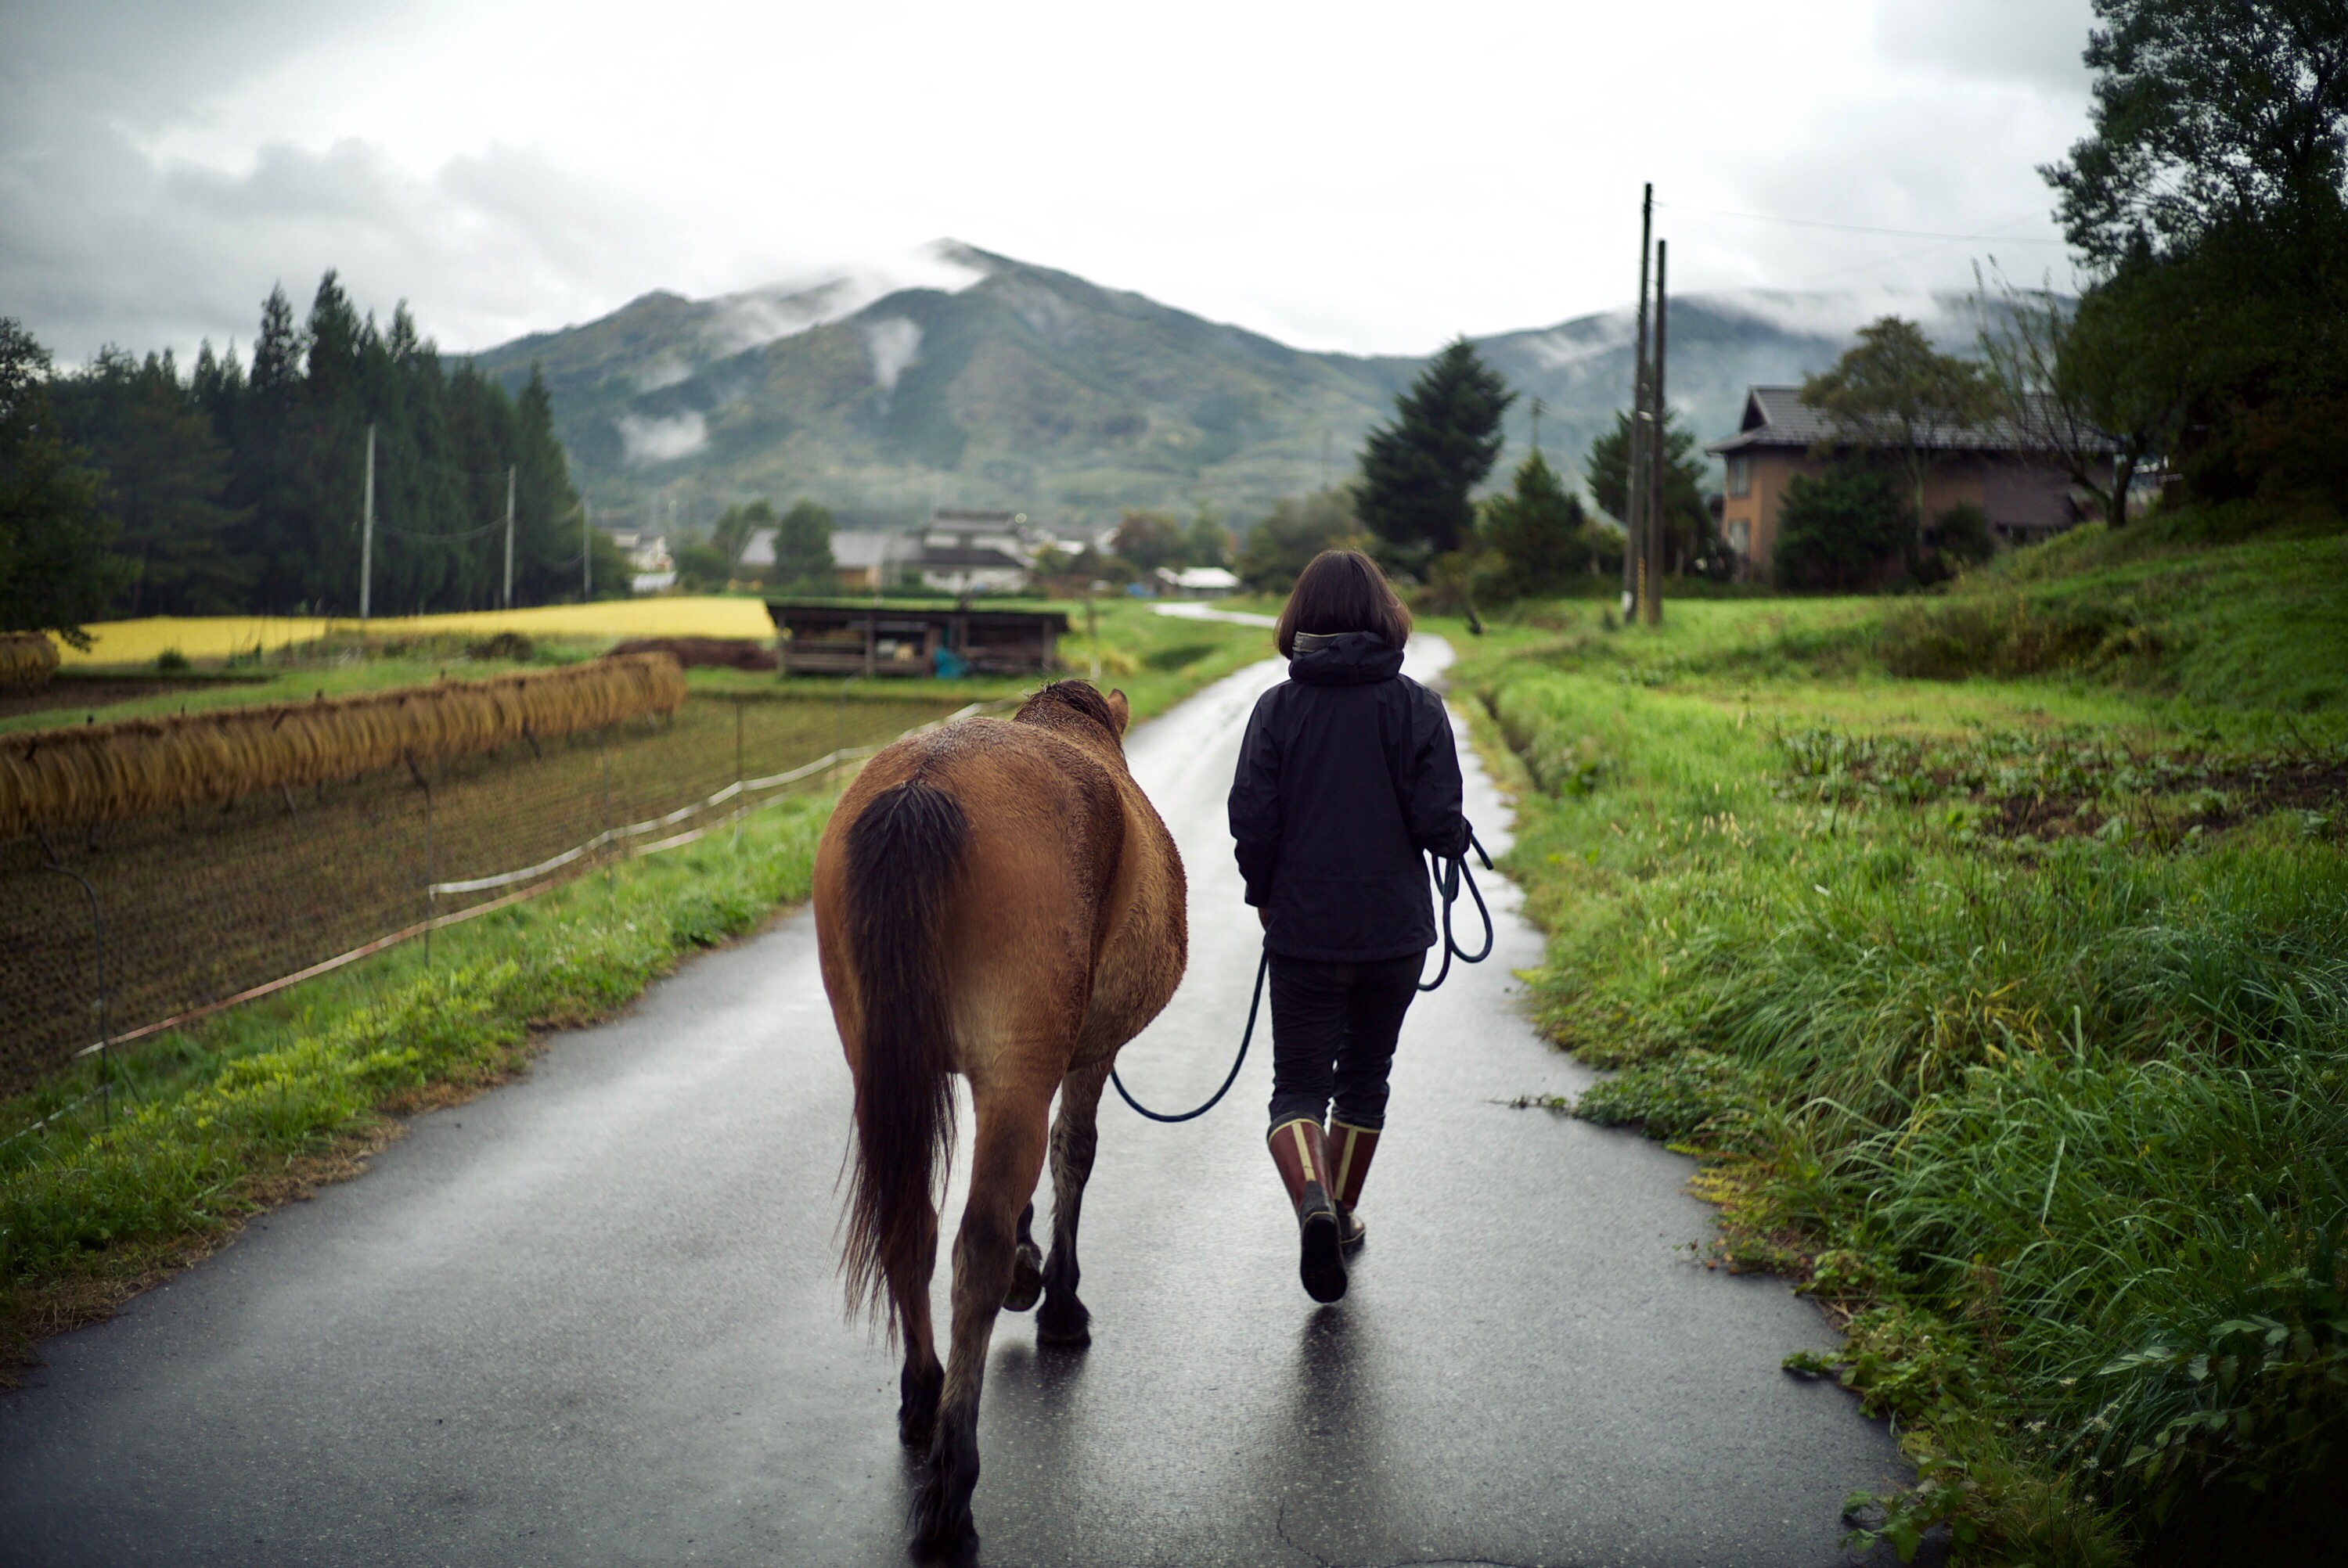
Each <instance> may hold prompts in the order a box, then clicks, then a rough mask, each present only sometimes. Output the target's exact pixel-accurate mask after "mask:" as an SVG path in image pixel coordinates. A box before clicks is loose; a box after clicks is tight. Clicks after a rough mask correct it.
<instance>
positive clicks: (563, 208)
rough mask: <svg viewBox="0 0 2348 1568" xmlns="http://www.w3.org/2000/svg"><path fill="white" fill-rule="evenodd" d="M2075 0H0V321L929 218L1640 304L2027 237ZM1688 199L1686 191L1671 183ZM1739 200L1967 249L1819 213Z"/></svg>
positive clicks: (1440, 300)
mask: <svg viewBox="0 0 2348 1568" xmlns="http://www.w3.org/2000/svg"><path fill="white" fill-rule="evenodd" d="M2089 21H2090V17H2089V13H2088V7H2087V5H2086V4H2085V0H1776V3H1775V4H1772V5H1766V6H1756V5H1753V4H1752V3H1751V0H1737V3H1733V4H1732V3H1728V0H1682V3H1680V4H1676V5H1630V4H1622V0H1612V3H1608V4H1588V3H1569V4H1562V5H1560V4H1558V3H1556V0H1548V3H1542V4H1513V3H1496V0H1494V3H1488V0H1469V3H1463V0H1447V3H1445V4H1439V5H1438V4H1433V3H1429V0H1420V3H1419V4H1416V5H1387V4H1383V3H1378V0H1348V3H1346V4H1343V5H1339V4H1311V5H1300V4H1283V3H1281V0H1272V3H1269V4H1267V3H1266V0H1246V3H1231V0H1201V3H1197V4H1191V5H1185V6H1181V7H1179V8H1176V7H1166V6H1138V5H1127V6H1117V5H1100V4H1098V3H1097V0H1095V3H1092V4H1086V5H1075V4H1066V5H1055V4H1037V3H1034V0H1001V3H997V4H994V5H977V4H972V3H970V0H959V3H956V4H932V3H928V0H920V3H911V4H873V3H870V0H866V3H864V4H832V5H821V6H817V5H805V4H797V3H786V4H781V5H774V4H766V5H747V4H734V3H729V0H664V3H663V4H660V5H644V4H631V5H618V4H612V3H608V0H561V3H559V4H557V3H551V0H337V3H336V4H334V5H317V4H314V3H310V0H119V3H110V0H71V3H60V0H34V3H29V4H28V3H27V0H0V314H7V315H15V316H18V317H20V318H22V319H23V320H24V321H25V322H26V324H27V325H29V326H30V327H31V328H32V329H33V330H34V331H35V332H36V333H38V334H39V335H40V336H41V337H42V338H43V339H44V341H46V342H47V343H50V344H51V345H52V346H53V347H54V348H56V349H57V352H58V354H59V356H60V358H61V359H63V360H66V361H67V362H74V361H78V360H79V359H81V358H83V357H86V356H87V355H88V354H89V353H91V352H92V351H93V350H95V349H96V348H97V347H98V345H99V344H100V343H106V342H109V341H110V342H115V343H121V344H123V345H126V346H129V347H134V348H147V347H151V346H160V345H163V344H172V345H176V346H178V347H180V349H181V350H182V351H183V352H184V351H185V350H186V349H187V348H188V347H190V346H191V345H192V344H193V343H194V342H195V341H196V340H197V339H198V338H199V337H201V336H204V335H207V334H209V335H210V336H211V338H212V339H213V340H214V341H215V342H216V343H217V342H221V341H224V340H227V339H230V338H233V339H235V340H236V341H237V342H238V343H244V342H245V341H246V340H248V339H249V338H250V337H251V335H252V323H253V321H254V318H255V316H256V315H257V313H258V307H259V302H260V301H261V299H262V297H263V295H264V294H265V293H266V292H268V290H269V287H270V285H271V284H272V283H273V282H277V281H280V280H283V282H284V284H285V286H286V288H287V289H288V291H289V292H292V293H293V296H294V298H295V300H296V302H297V304H305V303H306V302H307V299H308V296H309V293H310V292H311V291H312V290H313V289H314V286H315V284H316V281H317V277H318V274H319V272H321V271H322V270H324V268H326V267H329V266H333V267H338V268H340V269H341V270H342V273H343V276H344V278H345V282H347V284H348V285H349V287H350V289H351V291H352V292H353V294H354V295H355V298H356V299H357V300H358V302H360V304H361V305H362V306H363V307H366V308H372V309H374V310H376V311H378V312H379V313H385V314H388V313H389V310H390V307H391V305H392V304H393V302H395V301H396V300H398V299H401V298H405V299H407V300H408V301H410V302H411V303H412V306H413V308H414V310H415V311H416V313H417V317H418V319H419V321H420V322H421V323H422V324H423V326H424V329H425V330H426V331H427V333H430V334H432V335H434V336H436V337H438V339H439V341H440V343H442V345H443V346H444V347H448V348H469V347H485V346H488V345H489V344H492V343H499V342H502V341H504V340H506V339H508V338H510V337H512V336H514V335H516V334H518V333H523V332H528V331H532V330H536V329H541V328H546V327H553V326H559V325H561V324H563V323H570V322H579V321H585V320H588V319H591V318H592V317H593V316H596V315H599V314H601V313H603V312H605V311H608V310H610V309H612V308H613V307H614V306H616V305H618V304H620V303H622V302H624V301H626V300H628V299H630V298H632V297H633V296H634V295H636V294H639V293H642V292H644V291H646V290H649V289H654V288H666V289H673V290H676V291H678V292H684V293H687V294H693V295H706V294H712V293H718V292H727V291H731V290H736V289H742V288H747V287H753V286H757V285H760V284H766V283H772V282H782V281H787V280H791V279H798V278H806V279H809V280H813V279H817V278H820V277H823V276H827V275H830V274H834V273H836V272H840V271H842V270H856V271H859V272H880V273H882V274H885V275H888V276H891V277H894V278H898V279H901V280H906V281H918V280H920V279H921V278H922V276H923V273H922V269H921V268H920V266H919V265H918V264H917V263H914V262H912V261H910V260H909V258H911V256H912V255H913V254H914V252H915V251H916V250H917V249H918V247H920V246H921V245H922V243H923V242H924V241H931V240H933V239H937V238H940V237H945V236H951V237H953V238H956V239H960V240H963V241H968V242H970V243H972V244H974V245H978V246H980V247H982V248H984V249H987V250H992V251H1001V252H1004V253H1005V254H1008V255H1012V256H1016V257H1018V258H1020V259H1022V260H1025V261H1035V262H1040V263H1043V264H1045V265H1048V266H1054V267H1060V268H1064V269H1066V270H1068V271H1070V272H1078V273H1081V274H1083V275H1084V276H1086V277H1087V278H1090V279H1092V280H1094V281H1095V282H1100V283H1104V284H1108V285H1111V286H1115V287H1121V288H1129V289H1136V290H1139V291H1140V292H1144V293H1146V294H1148V295H1150V296H1152V297H1154V298H1156V299H1159V300H1161V301H1164V302H1168V303H1169V304H1174V305H1179V306H1181V307H1183V308H1184V309H1188V310H1192V311H1197V312H1199V313H1202V314H1205V315H1208V316H1211V317H1214V318H1217V319H1219V320H1224V321H1231V322H1237V323H1241V324H1242V325H1245V326H1249V327H1253V328H1256V329H1258V330H1260V331H1262V332H1266V333H1271V334H1272V335H1273V336H1275V337H1278V338H1281V339H1282V340H1283V341H1286V342H1289V343H1297V344H1300V345H1303V346H1309V347H1315V348H1333V349H1346V350H1354V351H1362V352H1385V353H1422V352H1425V351H1426V350H1427V349H1429V348H1431V347H1433V346H1434V345H1436V344H1437V343H1440V342H1441V341H1442V340H1444V339H1445V338H1447V337H1448V336H1449V335H1451V334H1452V333H1457V332H1463V331H1464V332H1468V333H1488V332H1497V331H1503V330H1507V329H1510V328H1516V327H1527V326H1536V325H1545V324H1548V323H1553V322H1556V321H1560V320H1562V319H1565V318H1567V317H1570V316H1574V315H1578V314H1581V313H1587V312H1591V311H1597V310H1603V309H1607V308H1611V307H1613V306H1616V305H1620V304H1623V303H1626V302H1628V301H1629V300H1630V298H1631V297H1632V293H1633V292H1634V291H1635V287H1636V269H1637V259H1638V258H1637V251H1638V242H1637V232H1638V230H1637V207H1638V199H1639V186H1640V182H1641V181H1642V180H1643V179H1653V181H1654V182H1655V186H1656V192H1657V197H1658V200H1659V201H1660V202H1662V203H1664V204H1665V205H1664V206H1663V208H1662V209H1661V210H1660V211H1659V212H1658V227H1659V230H1660V231H1661V232H1663V234H1665V235H1667V236H1668V237H1669V238H1670V240H1671V241H1672V272H1673V287H1674V290H1675V291H1693V290H1700V289H1723V288H1748V287H1768V288H1782V289H1835V290H1845V289H1885V290H1917V289H1922V288H1931V287H1940V288H1963V287H1967V286H1969V285H1970V283H1971V282H1972V263H1973V262H1974V261H1976V260H1977V259H1981V258H1984V257H1987V256H1990V255H1994V256H1995V257H1996V258H1997V260H1998V261H2000V262H2002V263H2003V265H2004V267H2005V269H2006V271H2007V272H2009V274H2012V275H2014V276H2016V277H2017V278H2020V279H2023V280H2026V281H2035V280H2037V279H2038V278H2039V277H2041V276H2042V275H2044V274H2045V273H2046V272H2048V271H2049V270H2050V269H2052V270H2053V272H2054V275H2055V279H2056V281H2057V282H2067V281H2068V280H2069V272H2068V271H2067V267H2066V264H2065V252H2064V251H2063V249H2062V247H2061V246H2060V245H2059V244H2053V243H2047V242H2046V241H2050V240H2052V239H2053V238H2054V237H2055V228H2054V226H2053V224H2052V222H2051V220H2050V219H2049V217H2048V210H2049V208H2050V206H2051V201H2050V197H2049V192H2048V190H2047V189H2046V187H2045V185H2044V182H2043V181H2042V180H2041V179H2039V177H2038V175H2037V173H2036V171H2035V166H2036V165H2038V164H2042V163H2045V162H2048V161H2051V160H2053V159H2057V158H2059V157H2061V156H2062V155H2063V154H2064V153H2065V151H2066V150H2067V149H2068V148H2069V146H2070V145H2071V143H2072V142H2073V141H2074V140H2075V139H2076V138H2077V137H2078V136H2079V135H2081V134H2082V132H2083V130H2084V128H2085V102H2086V76H2085V71H2084V69H2083V68H2082V67H2081V66H2080V64H2079V52H2080V49H2081V47H2082V46H2083V45H2084V43H2085V36H2086V30H2087V27H2088V25H2089ZM1696 209H1712V210H1716V212H1706V211H1701V210H1696ZM1716 213H1736V214H1755V215H1760V216H1763V217H1773V218H1777V219H1798V220H1809V221H1811V222H1814V223H1822V224H1823V223H1839V224H1848V225H1859V226H1865V227H1872V228H1877V229H1893V230H1909V231H1927V232H1929V233H1930V234H1931V235H1941V234H1958V235H1968V236H1970V235H1981V234H1996V235H2000V236H2011V239H2009V240H2000V241H1982V240H1974V239H1966V240H1959V241H1940V240H1936V239H1932V238H1918V237H1905V236H1900V235H1891V234H1873V233H1856V232H1850V231H1845V230H1839V229H1833V228H1825V227H1797V226H1794V225H1790V224H1787V223H1782V222H1762V221H1755V220H1752V219H1750V218H1747V217H1727V216H1719V215H1716Z"/></svg>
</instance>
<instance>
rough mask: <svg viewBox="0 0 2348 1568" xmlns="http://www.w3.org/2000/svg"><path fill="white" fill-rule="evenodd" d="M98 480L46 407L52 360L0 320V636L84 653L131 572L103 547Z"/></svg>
mask: <svg viewBox="0 0 2348 1568" xmlns="http://www.w3.org/2000/svg"><path fill="white" fill-rule="evenodd" d="M113 532H114V528H113V524H112V522H111V521H110V519H108V518H107V516H106V514H105V513H104V512H102V511H100V510H99V509H98V476H97V475H96V474H95V473H93V472H91V470H90V469H89V468H88V467H87V466H84V464H83V463H82V461H81V454H80V453H79V452H78V451H77V449H76V448H75V447H74V446H71V445H70V444H69V443H67V441H66V439H65V438H64V436H63V435H62V434H60V432H59V430H58V427H57V415H56V412H55V410H54V409H53V408H52V407H51V405H50V402H49V354H48V351H47V350H46V349H45V348H43V347H42V346H41V345H40V344H39V343H37V342H36V341H35V340H34V338H33V335H32V334H31V333H27V332H26V331H25V330H24V328H23V327H21V326H19V325H18V324H17V323H15V321H13V320H11V319H9V318H8V317H5V316H0V631H48V632H54V633H55V634H56V635H57V637H59V638H60V639H62V640H63V641H65V642H67V644H69V645H71V646H72V647H75V648H88V646H89V642H90V640H89V634H88V633H87V632H85V631H84V630H82V623H83V622H85V621H89V620H98V619H99V618H100V617H102V616H103V615H104V614H105V613H106V608H107V605H108V601H110V600H112V598H113V597H114V595H115V593H116V592H117V591H118V589H120V587H121V584H122V582H123V580H124V579H125V578H126V577H127V576H128V568H127V566H126V564H125V563H124V561H123V560H122V559H121V558H120V557H119V556H117V555H115V554H114V553H113V552H112V551H110V550H109V549H108V548H107V547H108V544H109V543H110V542H111V538H112V535H113Z"/></svg>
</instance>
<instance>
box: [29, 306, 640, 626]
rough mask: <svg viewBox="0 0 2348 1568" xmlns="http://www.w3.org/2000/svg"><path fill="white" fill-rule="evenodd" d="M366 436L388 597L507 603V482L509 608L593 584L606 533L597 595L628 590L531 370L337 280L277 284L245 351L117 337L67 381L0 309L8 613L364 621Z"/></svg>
mask: <svg viewBox="0 0 2348 1568" xmlns="http://www.w3.org/2000/svg"><path fill="white" fill-rule="evenodd" d="M370 429H372V431H373V434H374V446H375V463H374V490H375V528H374V540H373V548H372V551H371V554H372V574H373V575H372V590H371V593H370V596H369V597H370V599H371V601H372V604H371V608H372V609H373V610H374V611H375V612H376V613H395V612H396V613H409V612H416V611H432V610H475V609H488V608H493V607H495V606H497V605H498V604H499V603H500V602H502V600H503V596H504V591H505V579H506V548H507V526H506V518H507V508H508V499H509V496H510V497H511V507H512V518H513V526H512V551H513V555H512V584H513V602H515V603H517V604H532V603H544V602H548V601H551V600H564V599H574V600H575V599H577V598H579V597H581V596H582V592H583V591H585V589H584V584H585V581H586V577H587V573H586V568H587V566H588V564H589V563H588V561H587V559H586V558H585V555H584V553H583V552H585V551H586V550H587V549H589V548H594V549H595V551H596V552H597V553H596V556H595V559H594V560H593V562H592V568H593V579H594V589H595V591H596V592H597V593H598V594H599V595H601V594H603V593H607V592H608V593H625V592H626V591H627V586H628V585H627V579H626V575H625V574H626V566H625V563H624V561H623V558H621V557H620V555H619V554H618V553H617V552H616V551H615V550H614V549H613V547H612V545H611V542H610V540H609V538H608V537H607V536H604V535H602V534H592V535H590V534H588V533H587V531H586V530H585V529H584V528H583V523H584V520H585V515H584V513H583V511H582V507H581V502H580V497H579V495H578V493H577V491H576V490H575V489H574V488H573V487H572V483H571V477H570V471H569V465H568V462H567V460H566V458H565V456H564V454H563V450H562V446H561V442H560V441H559V440H558V439H557V438H556V436H555V434H554V422H553V417H552V409H551V405H550V402H549V399H548V396H547V392H546V388H545V386H544V384H542V383H541V381H540V379H539V378H538V376H537V374H536V373H535V372H533V373H532V374H531V377H530V382H529V383H528V384H526V385H525V386H524V387H523V388H522V389H521V390H520V393H519V394H515V395H509V394H508V393H507V392H506V390H505V389H504V388H503V387H502V386H500V385H499V384H498V383H496V382H494V381H492V380H489V378H487V377H485V376H482V375H480V374H477V373H476V372H475V371H474V370H473V369H472V368H471V366H470V365H469V364H465V363H463V362H461V361H460V362H458V363H457V364H453V365H452V364H448V363H447V362H444V361H443V360H442V358H441V357H440V354H439V352H438V349H437V347H436V346H435V345H434V344H433V343H432V342H431V341H430V340H429V339H427V338H425V337H423V336H422V335H421V334H420V333H418V332H417V326H416V323H415V319H414V317H413V316H411V315H410V314H409V313H408V310H407V306H406V304H405V303H402V304H401V305H399V306H398V307H397V308H396V309H395V310H394V312H393V313H392V317H391V321H390V323H389V324H388V326H386V327H378V326H377V324H376V320H375V318H374V316H373V315H372V314H368V315H366V316H364V317H363V316H362V315H361V314H360V313H359V311H358V309H357V307H356V306H355V304H354V303H353V302H352V301H351V299H350V297H349V296H348V294H347V293H346V292H345V291H344V289H343V287H342V284H341V282H339V280H338V279H337V278H336V276H335V273H333V272H328V273H326V275H325V276H324V278H323V279H321V280H320V282H319V284H318V289H317V292H316V294H315V295H314V297H313V299H312V301H311V303H310V309H309V312H308V314H307V315H306V317H303V318H301V319H297V318H296V316H295V313H294V310H293V304H292V302H291V301H290V300H288V298H287V297H286V294H285V292H284V290H283V288H278V289H275V290H273V291H272V292H271V293H270V295H269V298H268V300H267V301H266V302H264V303H263V306H262V313H261V322H260V329H259V331H258V333H256V334H255V336H254V339H253V342H252V358H251V363H250V364H249V365H248V364H243V363H241V362H240V361H239V359H238V356H237V354H236V352H235V350H234V348H233V347H231V349H230V350H229V351H228V352H227V353H226V354H215V353H214V352H213V351H212V348H211V344H210V343H205V344H204V345H203V346H202V348H201V350H200V351H199V352H198V354H197V356H196V361H195V364H194V365H193V366H192V367H191V369H190V370H189V371H188V372H186V373H185V374H182V372H181V369H180V365H179V364H177V363H176V361H175V359H174V357H173V355H172V354H170V353H169V352H168V351H167V352H164V353H160V354H148V355H147V356H146V357H145V358H143V359H140V358H138V357H135V356H133V355H131V354H127V353H124V352H122V351H120V350H118V349H115V348H110V347H109V348H108V349H106V350H104V351H102V352H101V353H100V354H98V357H97V358H96V359H95V360H93V361H92V362H91V363H90V364H89V365H88V367H87V368H86V369H84V370H81V371H79V372H71V373H65V374H59V373H58V372H57V370H56V369H55V367H54V366H53V364H52V363H51V360H50V356H49V355H48V354H47V353H46V351H45V350H44V349H43V348H42V346H41V345H40V344H39V343H37V342H36V341H35V339H34V338H33V337H32V336H31V335H30V334H29V333H26V332H25V331H24V329H23V328H22V327H21V326H20V325H19V324H18V323H14V322H0V623H5V626H7V627H11V628H17V629H34V628H39V629H45V630H55V631H57V632H58V633H59V634H60V635H64V636H67V637H68V638H77V637H78V628H79V627H80V626H81V625H82V624H83V623H84V622H86V621H90V620H105V619H109V618H114V617H123V616H143V615H220V614H236V613H265V614H314V615H352V614H355V613H356V612H357V610H358V607H359V578H360V562H361V556H362V553H363V548H364V541H363V540H362V538H361V534H362V521H363V519H362V509H363V501H364V491H365V487H366V477H367V472H366V471H367V445H368V435H369V431H370Z"/></svg>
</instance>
